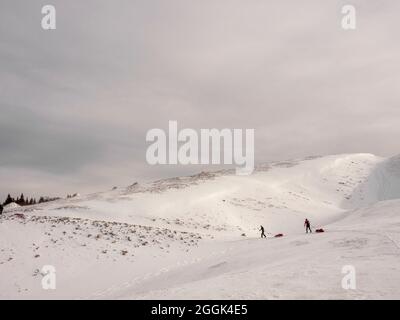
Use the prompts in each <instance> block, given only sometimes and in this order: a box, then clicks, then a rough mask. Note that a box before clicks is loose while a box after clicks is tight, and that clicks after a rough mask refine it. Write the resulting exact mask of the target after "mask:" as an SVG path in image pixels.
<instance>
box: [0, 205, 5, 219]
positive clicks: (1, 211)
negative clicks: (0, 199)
mask: <svg viewBox="0 0 400 320" xmlns="http://www.w3.org/2000/svg"><path fill="white" fill-rule="evenodd" d="M3 209H4V207H3V205H2V204H0V216H1V215H2V214H3Z"/></svg>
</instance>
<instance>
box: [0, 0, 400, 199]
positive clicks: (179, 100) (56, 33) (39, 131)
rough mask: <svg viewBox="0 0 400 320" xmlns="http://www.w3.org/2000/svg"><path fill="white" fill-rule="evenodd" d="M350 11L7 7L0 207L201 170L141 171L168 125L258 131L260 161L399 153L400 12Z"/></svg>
mask: <svg viewBox="0 0 400 320" xmlns="http://www.w3.org/2000/svg"><path fill="white" fill-rule="evenodd" d="M45 4H53V5H54V6H55V7H56V10H57V29H56V30H52V31H44V30H43V29H42V28H41V19H42V14H41V8H42V6H43V5H45ZM345 4H348V2H347V1H339V0H331V1H321V0H302V1H293V0H290V1H289V0H249V1H242V0H201V1H200V0H199V1H187V0H168V1H165V0H140V1H132V0H126V1H122V0H115V1H109V0H79V1H65V0H64V1H58V0H46V1H37V0H30V1H26V0H1V2H0V197H1V198H3V197H4V196H5V195H6V193H8V192H12V193H14V194H16V193H20V192H24V193H25V194H27V195H36V196H38V195H41V194H43V195H65V194H66V193H72V192H81V193H85V192H92V191H99V190H104V189H108V188H111V187H112V186H114V185H119V186H124V185H128V184H131V183H133V182H135V181H137V180H139V181H142V180H148V179H154V178H161V177H167V176H174V175H182V174H187V173H191V172H199V171H201V169H202V168H201V167H190V168H188V167H182V166H156V167H152V166H149V165H148V164H147V163H146V160H145V152H146V147H147V146H148V144H146V141H145V137H146V132H147V131H148V130H149V129H151V128H165V129H166V128H167V126H168V121H169V120H177V121H178V123H179V126H180V127H181V128H184V127H189V128H194V129H196V130H198V129H201V128H219V129H223V128H243V129H245V128H254V129H255V140H256V149H255V152H256V162H264V161H269V160H277V159H288V158H294V157H303V156H308V155H318V154H322V155H323V154H336V153H348V152H370V153H375V154H378V155H382V156H390V155H394V154H397V153H400V147H399V142H398V138H399V136H400V125H399V119H400V106H399V98H400V90H399V84H400V63H399V62H400V61H399V59H400V44H399V40H398V37H399V30H400V19H399V14H400V1H398V0H381V1H373V0H359V1H357V0H352V1H351V4H353V5H355V7H356V9H357V29H356V30H354V31H344V30H343V29H342V28H341V18H342V14H341V8H342V6H343V5H345ZM215 169H218V167H216V168H215Z"/></svg>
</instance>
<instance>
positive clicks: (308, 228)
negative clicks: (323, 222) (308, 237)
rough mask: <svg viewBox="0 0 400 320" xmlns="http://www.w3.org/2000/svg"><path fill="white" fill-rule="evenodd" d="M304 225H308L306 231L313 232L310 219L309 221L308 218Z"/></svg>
mask: <svg viewBox="0 0 400 320" xmlns="http://www.w3.org/2000/svg"><path fill="white" fill-rule="evenodd" d="M304 227H306V233H308V231H310V233H312V230H311V224H310V221H308V219H306V221H304Z"/></svg>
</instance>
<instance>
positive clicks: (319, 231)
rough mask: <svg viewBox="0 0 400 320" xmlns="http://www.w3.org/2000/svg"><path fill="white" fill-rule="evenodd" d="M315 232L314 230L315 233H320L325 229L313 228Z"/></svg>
mask: <svg viewBox="0 0 400 320" xmlns="http://www.w3.org/2000/svg"><path fill="white" fill-rule="evenodd" d="M315 232H316V233H322V232H325V230H324V229H322V228H321V229H317V230H315Z"/></svg>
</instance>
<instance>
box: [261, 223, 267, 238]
mask: <svg viewBox="0 0 400 320" xmlns="http://www.w3.org/2000/svg"><path fill="white" fill-rule="evenodd" d="M260 227H261V228H260V231H261V239H262V238H266V237H267V236H266V235H265V230H264V227H263V226H260Z"/></svg>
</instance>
